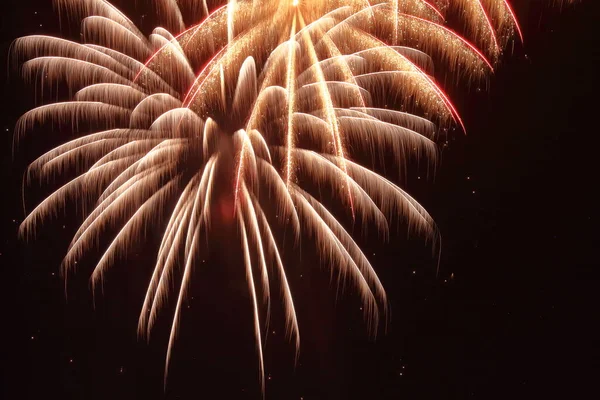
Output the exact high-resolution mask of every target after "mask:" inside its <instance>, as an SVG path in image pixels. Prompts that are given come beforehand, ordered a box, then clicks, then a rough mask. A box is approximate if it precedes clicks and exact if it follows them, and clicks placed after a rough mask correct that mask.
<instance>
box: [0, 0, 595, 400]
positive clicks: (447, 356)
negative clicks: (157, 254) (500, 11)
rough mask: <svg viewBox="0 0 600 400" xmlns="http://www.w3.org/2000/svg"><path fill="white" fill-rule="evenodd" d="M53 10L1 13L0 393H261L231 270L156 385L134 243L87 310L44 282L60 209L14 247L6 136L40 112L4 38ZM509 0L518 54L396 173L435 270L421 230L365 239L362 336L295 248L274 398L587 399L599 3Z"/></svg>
mask: <svg viewBox="0 0 600 400" xmlns="http://www.w3.org/2000/svg"><path fill="white" fill-rule="evenodd" d="M49 3H50V1H46V0H43V1H42V0H20V1H16V0H8V1H6V0H5V1H3V2H2V5H3V8H4V9H3V10H2V13H1V14H2V25H1V26H2V44H1V47H0V55H1V58H0V60H1V61H2V62H1V64H2V68H3V69H2V84H3V85H4V88H3V90H2V94H3V96H2V101H3V103H4V104H3V107H2V115H1V120H0V127H1V128H2V151H3V153H2V167H3V168H2V173H3V176H2V187H3V190H2V214H1V215H2V219H1V223H2V232H3V237H2V240H1V242H0V265H1V268H2V278H1V279H0V281H1V283H2V286H3V287H2V290H1V293H2V296H3V298H2V303H1V304H2V307H3V312H2V319H1V320H0V321H2V322H1V324H2V326H3V328H2V333H3V334H4V335H5V337H6V338H5V339H4V340H3V341H2V350H1V351H2V356H1V362H2V381H3V382H2V391H3V396H2V398H6V399H36V398H42V397H43V398H63V399H90V400H95V399H137V398H145V399H148V400H150V399H163V398H168V399H192V398H222V399H256V398H259V397H258V395H257V384H256V383H257V380H256V377H257V375H256V363H255V358H254V349H253V344H252V332H251V319H250V309H249V308H248V307H247V304H246V300H247V299H246V298H244V297H243V296H242V295H240V293H241V291H240V290H239V285H242V287H244V286H243V285H244V283H243V275H240V280H239V281H238V280H237V279H233V278H231V276H228V278H227V279H226V280H225V279H223V274H222V273H219V270H217V269H215V267H212V269H211V267H207V271H208V272H206V273H205V275H204V283H203V284H201V283H199V284H197V285H195V287H194V289H193V291H192V292H193V294H192V295H193V296H194V299H193V300H190V302H189V303H188V305H189V309H187V310H186V312H185V313H184V314H183V329H182V333H181V336H180V338H179V341H178V342H177V345H176V347H175V356H174V363H173V369H172V374H171V378H170V380H169V385H168V387H167V391H166V394H164V392H163V388H162V368H163V362H164V351H165V343H166V342H165V335H166V332H167V330H166V328H167V327H166V325H167V324H162V325H164V326H162V328H161V327H160V326H159V328H158V329H157V333H156V335H155V337H154V338H153V340H152V341H151V342H150V344H149V345H147V344H146V343H144V342H142V341H138V340H137V338H136V331H135V327H136V322H137V313H138V311H139V306H140V301H141V299H142V297H141V296H143V290H144V288H143V286H144V284H145V281H144V280H141V279H140V276H145V275H143V274H141V273H140V272H139V271H145V270H147V269H145V266H146V267H147V266H148V262H149V261H150V258H149V256H148V255H147V254H148V252H144V251H143V249H142V250H141V251H140V252H139V253H138V254H134V255H132V260H131V261H130V262H129V263H122V264H121V265H119V266H118V267H119V268H120V272H119V271H117V272H115V274H114V275H113V276H112V278H111V279H110V280H109V282H107V285H106V291H105V296H103V297H99V298H98V299H97V301H96V307H95V309H94V307H93V304H92V301H91V296H90V293H89V287H88V285H87V275H86V273H85V272H82V273H81V274H79V275H77V276H76V277H74V279H73V280H72V282H71V284H70V288H69V297H68V302H67V301H66V299H65V295H64V287H63V283H62V281H61V280H60V278H59V277H58V266H59V263H60V259H61V255H62V254H64V250H65V249H66V246H67V245H68V238H69V237H68V235H69V233H71V234H72V233H73V229H75V227H76V221H75V219H74V218H73V217H72V216H71V217H64V219H63V220H59V221H57V222H55V223H52V224H50V225H49V226H47V227H45V228H44V229H42V232H41V234H40V238H39V239H38V240H37V241H35V242H32V243H24V242H21V241H19V240H17V237H16V230H17V227H18V223H19V222H20V221H21V220H22V218H23V211H22V207H21V192H20V183H21V176H22V173H23V171H24V168H25V164H26V162H27V161H28V160H31V159H32V157H34V156H35V155H36V154H33V153H31V152H27V149H29V151H33V150H32V149H36V145H35V142H34V144H33V145H29V146H25V150H23V151H20V152H19V153H18V154H16V155H15V157H13V156H12V154H11V142H12V130H13V128H14V124H15V122H16V120H17V119H18V117H19V116H20V115H21V114H22V113H23V112H25V111H26V110H28V109H30V108H31V107H32V106H33V105H34V102H33V93H32V91H31V90H30V89H26V87H25V86H24V85H22V84H21V83H19V78H18V76H17V74H16V73H15V72H14V70H12V71H11V72H10V73H9V71H6V66H7V61H6V58H7V54H8V47H9V45H10V43H11V41H12V40H13V39H15V38H16V37H19V36H23V35H26V34H32V33H53V32H56V30H57V20H56V18H55V14H54V13H53V11H52V8H51V6H49V5H48V4H49ZM513 3H515V4H516V3H519V5H516V7H515V8H516V10H517V13H518V14H519V15H520V18H521V20H522V24H523V28H524V33H525V41H526V46H525V48H524V49H523V48H522V47H521V46H520V45H517V46H516V47H515V51H514V54H513V55H512V56H510V55H508V56H507V57H506V58H505V60H504V61H503V63H502V65H501V66H500V67H499V68H498V69H497V74H496V75H495V76H494V77H493V78H492V79H491V81H490V88H489V90H488V91H478V90H477V88H476V87H474V88H472V89H471V90H470V91H468V92H467V91H465V90H464V88H463V89H461V90H458V91H457V90H451V94H453V98H454V99H455V102H456V104H457V107H458V109H459V111H460V113H461V114H462V116H463V119H464V121H465V125H466V127H467V132H468V134H467V135H466V136H465V135H463V134H462V133H460V132H458V131H456V132H454V133H453V134H452V135H451V136H450V138H449V146H448V147H446V148H444V150H443V153H442V160H441V164H440V165H439V168H438V171H437V174H436V176H435V179H431V178H429V179H426V178H425V176H423V174H422V171H421V170H419V169H418V168H415V170H414V171H412V172H411V173H410V176H409V179H408V183H407V188H408V190H409V192H410V193H412V194H414V196H415V197H416V198H417V199H418V200H420V201H421V202H422V204H424V205H425V206H426V207H427V208H428V210H429V211H430V212H431V214H432V215H433V217H434V218H435V220H436V221H437V223H438V225H439V227H440V229H441V233H442V236H443V252H442V258H441V266H440V275H439V277H437V278H436V275H435V268H436V262H437V260H436V258H435V257H432V256H431V252H430V249H429V248H428V247H427V246H426V245H425V244H424V242H423V240H422V239H421V238H417V237H414V238H408V239H407V238H406V237H405V236H404V235H402V234H397V235H393V236H392V238H391V239H390V242H389V243H387V244H381V243H379V242H378V241H377V240H375V239H372V240H368V239H367V240H363V241H362V243H363V246H364V248H365V249H366V253H367V254H370V255H371V254H374V255H373V256H372V261H373V265H374V267H375V268H376V270H377V271H378V272H379V273H380V276H381V278H382V281H383V283H384V286H385V287H386V289H387V292H388V295H389V298H390V301H391V307H392V317H391V323H390V327H389V330H388V332H387V334H385V335H380V336H379V337H378V338H377V340H376V341H372V340H369V339H368V338H367V337H366V335H365V327H364V324H363V323H362V322H361V317H360V312H359V310H358V301H357V299H356V298H354V297H353V296H351V295H349V296H347V298H344V299H343V300H340V301H338V302H337V304H336V303H335V301H334V295H335V290H334V289H332V288H331V287H330V286H329V282H328V281H327V278H326V275H324V274H322V273H321V274H320V273H319V272H318V271H317V272H314V271H312V270H311V268H310V267H311V266H313V265H314V263H313V262H311V261H310V260H309V257H308V256H307V257H306V258H305V260H304V265H303V268H305V269H304V271H306V274H307V276H308V277H309V278H307V279H306V280H305V282H304V283H299V288H298V293H301V295H300V296H299V298H300V299H299V300H298V301H299V303H300V304H299V305H298V308H299V315H300V324H301V334H302V340H303V342H302V350H301V356H300V362H299V365H298V366H297V368H296V369H295V370H294V369H293V354H292V351H291V349H290V346H289V345H288V344H286V342H285V341H284V340H283V338H282V336H283V335H282V333H283V327H282V326H281V321H278V320H277V319H275V320H274V321H273V324H272V328H271V329H270V331H271V334H270V335H269V338H268V344H267V348H266V356H265V359H266V362H267V374H268V375H269V376H270V379H269V380H268V381H267V398H268V399H277V400H279V399H300V398H304V399H306V400H308V399H323V400H325V399H326V400H329V399H331V400H334V399H374V400H375V399H382V400H388V399H399V398H407V399H436V400H445V399H506V398H511V399H541V398H573V399H577V398H598V396H599V393H598V392H599V391H598V388H597V385H596V384H595V382H597V380H598V378H597V374H598V372H600V356H599V353H598V348H599V345H598V331H597V330H595V329H594V328H595V325H598V322H599V321H598V315H599V314H598V309H597V306H598V304H599V303H598V301H597V290H598V289H597V284H598V283H599V281H598V271H597V270H596V268H597V265H598V262H597V249H598V248H600V243H599V238H600V235H599V234H598V230H597V224H598V221H599V218H600V215H599V213H598V200H599V198H598V195H597V194H596V193H597V192H598V189H597V187H596V186H597V184H598V177H597V171H598V164H597V163H598V161H597V159H598V144H599V143H600V142H599V140H598V133H599V131H598V113H599V110H600V108H599V107H600V102H598V100H597V92H598V89H599V86H598V81H599V79H598V71H599V67H600V34H599V33H598V22H600V2H598V1H595V0H587V1H585V0H584V1H583V2H582V3H581V4H578V5H576V6H575V7H572V8H565V9H564V10H562V11H561V12H559V11H557V10H556V9H554V10H551V9H550V8H549V7H544V6H542V5H541V3H543V2H541V1H520V2H519V1H518V0H515V1H513ZM7 76H9V78H8V79H7V78H6V77H7ZM46 134H49V133H47V132H35V135H39V137H40V138H39V140H41V141H43V140H44V138H43V137H44V135H46ZM36 140H37V139H36ZM40 146H42V145H40ZM40 146H38V147H37V148H38V150H39V148H40ZM23 152H25V153H23ZM419 176H422V179H419ZM34 192H35V191H34ZM36 193H37V192H36ZM40 193H41V192H40ZM38 194H39V193H38ZM34 197H35V196H34ZM35 201H39V198H37V200H36V199H35V198H34V199H29V204H30V205H31V204H34V203H35ZM63 225H64V226H63ZM215 257H216V259H217V261H218V260H219V258H218V257H219V255H216V256H215ZM220 257H223V256H222V255H221V256H220ZM221 261H222V262H223V263H225V261H226V260H223V259H222V260H221ZM215 264H218V262H216V261H215ZM317 270H318V269H317ZM311 271H312V272H311ZM452 274H453V275H452ZM451 275H452V276H453V278H451ZM307 281H310V283H306V282H307ZM207 282H208V283H207ZM168 318H169V317H167V316H166V315H165V317H164V319H163V322H165V321H167V320H168ZM280 319H281V318H279V320H280ZM273 331H274V332H275V333H273Z"/></svg>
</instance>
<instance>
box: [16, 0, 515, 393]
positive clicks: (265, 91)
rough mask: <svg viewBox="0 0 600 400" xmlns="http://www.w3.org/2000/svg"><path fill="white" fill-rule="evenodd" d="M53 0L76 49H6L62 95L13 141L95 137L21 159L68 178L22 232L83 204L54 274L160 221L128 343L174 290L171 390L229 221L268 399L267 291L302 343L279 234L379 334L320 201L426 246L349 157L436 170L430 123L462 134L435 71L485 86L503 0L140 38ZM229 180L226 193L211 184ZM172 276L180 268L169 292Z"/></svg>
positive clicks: (262, 12) (197, 25) (165, 3)
mask: <svg viewBox="0 0 600 400" xmlns="http://www.w3.org/2000/svg"><path fill="white" fill-rule="evenodd" d="M55 3H56V5H57V8H58V10H59V12H60V13H61V14H62V15H63V16H66V17H68V18H78V19H81V21H82V23H81V27H82V43H76V42H72V41H68V40H64V39H60V38H56V37H49V36H30V37H24V38H20V39H18V40H17V41H16V42H15V44H14V54H15V57H16V60H17V62H19V63H20V64H22V71H23V75H24V76H25V78H26V79H28V80H32V81H36V82H38V84H40V85H41V86H42V87H47V88H51V87H52V86H53V85H55V84H56V83H57V82H60V83H61V84H62V85H66V87H67V88H68V89H69V91H70V93H72V100H71V101H67V102H59V103H54V104H48V105H44V106H41V107H39V108H36V109H34V110H32V111H30V112H28V113H26V114H25V115H24V116H23V117H22V118H21V119H20V120H19V122H18V125H17V128H16V134H15V136H16V139H17V140H18V139H19V138H20V137H21V136H22V135H23V134H25V133H26V132H27V131H30V130H32V129H33V128H34V127H35V126H37V125H39V124H50V123H51V124H54V125H56V126H59V127H64V126H67V125H70V126H71V127H72V128H73V130H74V131H76V132H77V131H78V128H79V127H80V126H85V127H88V128H89V127H93V128H94V132H92V133H87V132H86V133H81V134H79V135H78V136H77V137H76V138H75V139H73V140H70V141H68V142H66V143H63V144H61V145H59V146H58V147H56V148H54V149H53V150H51V151H49V152H47V153H46V154H43V155H42V156H41V157H39V158H38V159H37V160H35V161H34V162H33V163H32V164H31V166H30V168H29V170H28V172H27V176H26V181H27V182H30V181H31V180H33V179H40V180H43V181H46V180H50V179H51V178H53V177H55V176H57V175H63V174H64V173H65V171H68V170H71V171H76V173H77V175H76V177H74V178H73V179H72V180H70V181H68V182H67V183H66V184H64V185H63V186H62V187H60V188H58V189H57V190H56V191H55V192H53V193H52V194H51V195H50V196H48V197H47V198H46V199H45V200H43V201H42V202H41V203H40V204H39V205H38V206H37V207H36V208H35V209H33V210H32V211H31V212H30V213H29V215H28V216H27V218H26V219H25V220H24V222H23V223H22V225H21V233H22V235H24V236H29V235H31V234H33V233H34V232H35V229H36V226H37V225H38V224H40V223H42V222H43V221H45V220H47V219H49V218H51V217H52V216H53V215H55V214H56V212H57V210H59V209H60V208H62V207H63V206H64V204H65V202H66V201H67V199H76V200H78V201H79V200H80V201H81V202H85V200H88V199H93V201H94V206H93V207H92V209H91V210H89V212H87V214H86V217H85V219H84V220H83V222H82V223H81V225H80V226H79V229H78V230H77V232H76V233H75V235H74V238H73V240H72V243H71V245H70V247H69V250H68V253H67V254H66V257H65V259H64V265H63V272H64V274H65V275H66V274H67V273H68V272H69V271H71V270H72V269H73V267H74V266H75V264H76V263H77V260H78V259H80V258H81V257H82V255H83V254H85V253H86V252H87V251H88V250H89V249H90V248H91V247H93V246H95V245H96V243H98V239H99V237H101V236H102V237H103V238H105V237H106V235H107V234H108V233H107V232H113V231H114V230H115V229H116V232H115V233H114V235H113V236H112V238H111V241H110V243H109V245H108V246H107V247H106V248H105V249H104V251H103V253H102V255H101V258H100V259H99V260H98V262H97V265H96V266H95V269H94V271H93V273H92V275H91V280H92V283H93V286H95V285H96V284H98V283H99V282H101V281H102V279H103V275H104V272H105V271H106V270H107V268H109V267H110V265H111V264H112V263H113V262H114V261H115V260H116V259H117V258H118V257H120V256H122V255H124V254H125V253H126V251H127V249H128V248H130V247H131V246H132V245H133V244H134V243H136V242H138V241H139V240H140V237H142V235H143V231H144V230H145V229H146V228H147V227H148V226H152V227H154V229H158V227H161V229H163V234H162V241H161V244H160V246H159V248H158V251H157V255H156V265H155V267H154V271H153V273H152V275H151V278H150V282H149V284H148V290H147V292H146V296H145V299H144V303H143V307H142V310H141V314H140V318H139V329H138V330H139V334H140V335H141V336H144V337H145V336H148V335H149V332H150V330H151V329H152V327H153V325H154V324H155V322H156V319H157V317H158V313H159V310H160V309H161V307H162V306H163V304H164V303H165V302H166V301H167V299H168V298H169V297H170V296H174V300H175V301H176V308H175V311H174V315H173V319H172V328H171V334H170V339H169V344H168V349H167V357H166V368H165V379H166V374H167V371H168V365H169V360H170V357H171V353H172V348H173V342H174V340H175V337H176V335H177V330H178V325H179V318H180V312H181V306H182V301H183V300H184V298H185V296H186V290H187V289H188V286H189V283H190V279H191V275H192V271H193V269H194V267H195V266H196V264H197V262H196V261H197V257H198V252H199V242H200V241H201V240H208V241H210V232H211V229H215V227H214V225H215V223H226V222H231V223H235V224H237V225H238V227H239V232H240V235H239V237H240V243H239V251H240V252H242V254H243V259H244V266H243V267H244V268H245V271H246V277H247V281H248V288H249V293H250V296H251V300H252V310H253V313H254V335H255V339H256V349H257V353H258V364H259V375H260V383H261V386H262V388H263V391H264V379H263V376H264V366H263V355H262V346H263V338H262V336H261V332H262V331H263V328H264V326H265V324H266V323H267V321H268V318H269V304H270V298H271V292H272V288H271V287H270V283H271V282H273V281H274V280H276V281H277V282H280V287H278V288H277V289H276V290H277V291H279V292H281V294H282V298H283V305H284V308H285V316H286V325H287V334H288V335H289V338H290V339H291V340H292V341H293V343H294V345H295V347H296V351H298V349H299V346H300V336H299V327H298V321H297V317H296V312H295V309H294V296H293V288H292V287H291V286H290V284H289V283H288V277H287V275H286V268H285V260H284V257H283V255H282V252H281V249H282V247H283V238H280V237H278V235H277V234H276V233H275V232H276V230H275V229H274V228H275V227H276V226H285V229H286V230H287V231H288V232H292V236H293V240H295V241H299V240H301V239H302V238H303V237H309V238H310V240H312V241H314V242H315V243H316V244H317V247H318V249H319V255H320V256H321V258H322V259H323V261H324V264H325V265H327V267H328V268H330V269H331V271H332V273H337V274H338V276H339V279H340V281H348V282H350V283H351V284H352V285H353V287H354V288H355V289H356V290H357V292H358V293H359V294H360V297H361V299H362V303H363V310H364V314H365V319H366V321H367V325H368V328H369V330H370V332H371V333H375V331H376V329H377V327H378V326H379V325H380V319H381V318H380V317H381V316H384V315H385V313H386V307H387V305H386V302H387V301H386V294H385V291H384V289H383V286H382V284H381V282H380V281H379V279H378V277H377V274H376V273H375V271H374V269H373V268H372V266H371V264H370V263H369V261H368V259H367V257H366V256H365V255H364V254H363V253H362V251H361V249H360V248H359V247H358V245H357V244H356V243H355V242H354V240H353V238H352V236H351V234H350V233H349V231H348V230H347V229H346V228H345V226H344V224H343V223H342V222H340V221H339V220H338V219H337V217H336V216H335V215H334V214H335V213H334V211H333V210H332V209H328V207H327V206H326V205H325V204H324V203H323V202H322V198H321V197H320V195H319V193H320V190H318V188H320V187H327V188H328V189H329V190H328V191H327V193H331V197H333V198H334V200H336V201H337V202H339V204H341V205H342V206H343V208H344V209H346V210H347V211H348V215H349V216H350V217H351V218H352V219H353V220H355V221H359V222H360V223H361V224H371V225H374V226H375V229H376V230H377V231H378V232H379V233H381V234H382V235H383V236H385V235H387V230H388V225H389V221H390V219H391V218H392V217H395V216H396V215H402V216H403V217H404V218H405V221H406V224H407V225H408V226H409V227H410V228H411V229H412V230H414V231H417V232H419V233H421V234H424V235H425V236H426V237H431V238H435V237H436V235H437V233H436V227H435V224H434V222H433V220H432V218H431V217H430V215H429V214H428V213H427V211H426V210H425V209H424V208H423V207H421V206H420V205H419V203H418V202H417V201H415V200H414V199H413V198H412V197H411V196H409V195H408V194H407V193H406V192H405V191H403V190H402V189H401V188H400V187H399V186H398V185H396V184H395V183H393V182H392V181H390V180H388V179H386V178H385V177H384V176H381V175H379V174H377V173H376V172H374V171H373V170H371V169H369V168H368V167H366V166H363V165H362V164H361V163H360V162H358V161H357V159H359V158H358V157H354V155H357V154H361V155H370V156H371V158H381V157H382V154H383V151H386V152H389V153H391V154H393V157H392V158H393V160H394V163H395V164H396V165H397V166H398V167H403V166H405V164H406V163H407V162H408V161H409V160H411V159H418V158H421V157H423V158H426V159H428V160H430V161H431V162H432V163H435V157H436V145H435V140H436V138H437V133H438V132H439V127H443V126H448V124H452V123H456V124H458V125H462V121H461V119H460V116H459V114H458V112H457V110H456V109H455V107H454V106H453V104H452V103H451V101H450V99H449V98H448V96H447V95H446V94H445V92H444V90H443V89H442V88H441V86H440V85H439V84H438V83H437V82H436V80H435V78H434V77H433V64H434V62H435V64H436V67H437V68H438V69H439V70H441V71H444V76H454V77H456V79H453V80H451V81H452V82H455V83H460V82H463V83H464V82H467V83H468V82H469V81H474V80H481V79H485V76H486V75H488V74H489V73H491V72H492V71H493V68H494V65H495V63H496V62H497V61H498V59H499V57H500V56H501V55H502V52H503V49H504V48H505V46H506V45H507V43H509V41H510V40H512V38H513V37H519V36H520V37H521V38H522V33H521V29H520V27H519V25H518V23H517V20H516V18H515V14H514V12H513V10H512V9H511V6H510V4H509V2H508V1H507V0H389V1H378V0H373V1H369V0H348V1H342V0H284V1H266V0H263V1H256V0H246V1H236V0H232V1H229V2H227V3H226V4H220V5H218V4H209V3H207V1H206V0H202V1H201V0H179V1H175V0H155V1H154V4H155V6H156V10H157V15H158V16H159V19H160V23H161V25H160V27H157V28H155V29H154V30H153V31H152V33H151V34H150V35H145V34H144V33H143V32H142V31H141V30H140V29H139V28H138V27H137V26H136V25H135V24H134V23H133V22H132V21H131V20H130V19H128V18H127V17H126V16H125V15H124V14H123V13H122V12H120V11H119V10H118V9H117V8H116V7H114V6H113V5H111V4H110V3H109V2H108V1H105V0H55ZM184 16H185V18H184ZM447 19H448V20H452V21H455V22H456V23H457V24H456V27H457V28H458V29H460V32H461V33H460V34H459V33H457V32H456V31H455V30H453V27H452V26H449V25H453V24H448V23H447ZM192 20H193V21H194V22H193V24H192V25H188V24H189V23H190V21H192ZM391 97H392V98H393V101H390V98H391ZM388 102H389V103H392V104H388ZM88 130H89V129H88ZM364 158H365V157H360V159H361V160H362V159H364ZM224 183H225V185H224V186H226V187H227V188H228V191H227V193H226V194H225V195H223V194H222V193H221V192H222V191H221V190H217V187H222V186H223V184H224ZM217 184H219V185H217ZM224 199H225V200H224ZM227 199H230V200H231V201H228V200H227ZM336 212H339V210H338V209H337V208H336ZM255 260H256V261H257V262H254V261H255ZM178 266H181V267H183V274H182V276H181V278H180V279H177V282H174V280H175V275H174V270H175V268H176V267H178ZM175 283H176V284H177V285H176V289H175V290H174V293H171V291H172V289H171V288H172V287H174V284H175Z"/></svg>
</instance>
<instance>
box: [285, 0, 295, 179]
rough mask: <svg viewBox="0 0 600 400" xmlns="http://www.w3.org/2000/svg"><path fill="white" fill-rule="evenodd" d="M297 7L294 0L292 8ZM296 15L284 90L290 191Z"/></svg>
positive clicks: (292, 167)
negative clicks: (286, 101) (285, 90)
mask: <svg viewBox="0 0 600 400" xmlns="http://www.w3.org/2000/svg"><path fill="white" fill-rule="evenodd" d="M296 5H297V2H296V0H294V6H296ZM295 36H296V13H294V17H293V21H292V28H291V29H290V40H289V47H290V49H289V54H288V65H287V79H286V89H287V92H288V123H287V125H288V127H287V143H286V146H287V161H286V186H287V188H288V190H290V182H291V181H292V179H293V175H292V174H293V169H294V160H293V159H292V152H293V150H294V108H295V107H294V106H295V102H296V100H295V98H296V90H295V80H296V74H295V69H296V67H295V64H296V41H295Z"/></svg>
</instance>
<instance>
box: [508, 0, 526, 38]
mask: <svg viewBox="0 0 600 400" xmlns="http://www.w3.org/2000/svg"><path fill="white" fill-rule="evenodd" d="M504 4H505V5H506V8H507V9H508V12H509V13H510V17H511V18H512V20H513V22H514V24H515V28H516V29H517V32H518V33H519V37H520V38H521V43H524V40H523V32H522V31H521V26H520V25H519V20H518V19H517V16H516V15H515V12H514V11H513V9H512V7H511V6H510V3H509V2H508V0H504Z"/></svg>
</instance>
